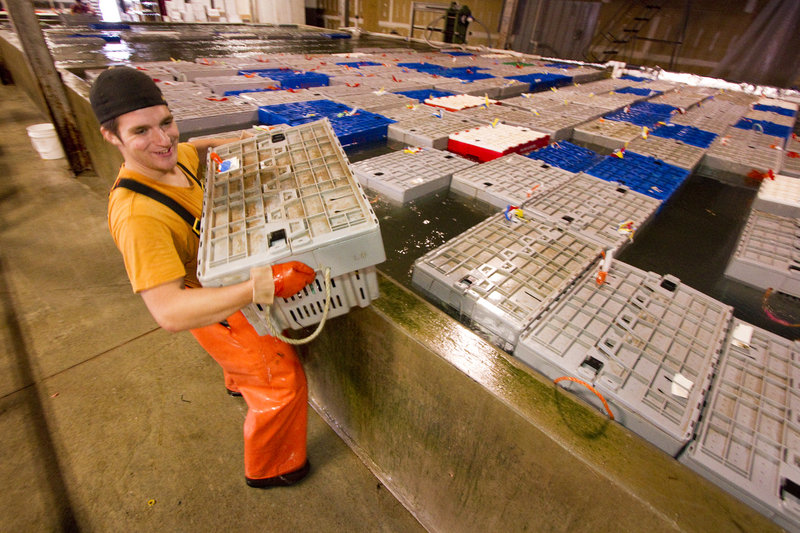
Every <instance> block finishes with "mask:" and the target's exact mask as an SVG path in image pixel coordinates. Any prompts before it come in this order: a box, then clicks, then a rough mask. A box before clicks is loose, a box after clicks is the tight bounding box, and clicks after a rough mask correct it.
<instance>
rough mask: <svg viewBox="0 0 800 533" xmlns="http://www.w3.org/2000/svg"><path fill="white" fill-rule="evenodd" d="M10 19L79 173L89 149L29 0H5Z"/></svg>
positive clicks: (85, 165) (72, 165) (71, 163)
mask: <svg viewBox="0 0 800 533" xmlns="http://www.w3.org/2000/svg"><path fill="white" fill-rule="evenodd" d="M4 1H5V5H6V9H7V10H8V14H9V16H10V18H11V23H12V25H13V26H14V29H15V31H16V33H17V38H19V41H20V44H21V45H22V50H23V51H24V52H25V57H26V58H27V60H28V66H29V67H30V69H31V72H32V73H33V75H34V77H35V78H36V81H37V82H38V84H39V87H40V89H41V90H42V94H43V95H44V100H45V104H46V105H47V109H48V111H49V113H50V118H51V120H52V121H53V125H54V126H55V129H56V132H57V133H58V137H59V139H60V140H61V145H62V146H63V147H64V152H65V153H66V154H67V160H68V161H69V166H70V168H71V169H72V172H74V173H75V174H79V173H81V172H83V171H84V170H86V169H88V168H90V167H91V162H90V159H89V153H88V152H87V150H86V146H85V145H84V143H83V139H82V138H81V135H80V130H79V129H78V124H77V122H76V121H75V113H73V111H72V107H71V106H70V103H69V98H68V97H67V90H66V88H65V87H64V83H63V81H62V79H61V75H60V74H59V72H58V70H57V69H56V66H55V63H54V62H53V56H51V55H50V50H49V49H48V48H47V43H46V42H45V39H44V34H43V33H42V29H41V27H40V26H39V19H38V18H37V17H36V13H35V12H34V9H33V2H31V1H30V0H4Z"/></svg>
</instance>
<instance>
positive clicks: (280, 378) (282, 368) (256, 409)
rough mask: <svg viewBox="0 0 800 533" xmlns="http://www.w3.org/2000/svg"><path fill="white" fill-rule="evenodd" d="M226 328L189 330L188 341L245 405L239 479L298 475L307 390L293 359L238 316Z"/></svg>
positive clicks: (280, 344)
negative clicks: (198, 347) (194, 342)
mask: <svg viewBox="0 0 800 533" xmlns="http://www.w3.org/2000/svg"><path fill="white" fill-rule="evenodd" d="M228 324H229V327H225V326H223V325H222V324H213V325H210V326H206V327H204V328H199V329H194V330H192V335H194V336H195V338H196V339H197V340H198V342H199V343H200V345H201V346H203V348H205V349H206V351H208V353H209V354H210V355H211V357H213V358H214V359H215V360H216V361H217V362H218V363H219V364H220V366H222V368H223V370H224V372H225V375H226V376H227V378H230V379H231V380H232V382H233V383H235V384H236V385H235V386H236V387H237V389H238V390H239V392H241V393H242V396H243V397H244V400H245V402H247V417H246V418H245V422H244V472H245V476H246V477H247V478H248V479H250V480H259V479H265V478H272V477H275V476H280V475H283V474H287V473H290V472H294V471H296V470H298V469H301V468H302V467H303V466H304V465H305V464H306V427H307V423H308V418H307V417H308V386H307V384H306V376H305V373H304V371H303V367H302V365H301V363H300V360H299V359H298V358H297V354H296V353H295V351H294V349H293V348H292V347H291V346H290V345H289V344H286V343H285V342H282V341H279V340H278V339H276V338H274V337H270V336H268V335H265V336H263V337H262V336H259V335H258V334H257V333H256V331H255V330H254V329H253V327H252V326H251V325H250V324H249V323H248V322H247V319H246V318H245V317H244V315H243V314H242V313H241V312H238V313H236V314H234V315H232V316H231V317H230V318H228ZM227 378H226V379H227Z"/></svg>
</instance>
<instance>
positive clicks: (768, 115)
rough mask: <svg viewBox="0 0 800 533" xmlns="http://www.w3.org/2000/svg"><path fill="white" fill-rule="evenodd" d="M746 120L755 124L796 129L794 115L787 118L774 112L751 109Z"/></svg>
mask: <svg viewBox="0 0 800 533" xmlns="http://www.w3.org/2000/svg"><path fill="white" fill-rule="evenodd" d="M754 107H755V106H754ZM777 109H782V108H777ZM744 118H745V119H749V120H752V121H755V122H768V123H770V124H777V125H778V126H784V127H787V128H789V129H791V128H793V127H794V122H795V117H794V115H789V116H787V115H784V114H782V113H775V112H773V111H766V110H763V109H761V110H760V109H751V110H750V111H748V112H747V114H746V115H745V116H744Z"/></svg>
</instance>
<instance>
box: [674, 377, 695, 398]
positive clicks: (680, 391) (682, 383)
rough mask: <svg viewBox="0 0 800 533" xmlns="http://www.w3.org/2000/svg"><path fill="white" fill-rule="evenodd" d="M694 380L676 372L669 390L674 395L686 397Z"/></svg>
mask: <svg viewBox="0 0 800 533" xmlns="http://www.w3.org/2000/svg"><path fill="white" fill-rule="evenodd" d="M693 385H694V382H693V381H692V380H690V379H689V378H687V377H686V376H684V375H683V374H681V373H680V372H678V373H677V374H675V375H674V376H673V377H672V387H671V391H670V392H672V394H673V395H674V396H677V397H679V398H684V399H685V398H688V397H689V391H691V390H692V386H693Z"/></svg>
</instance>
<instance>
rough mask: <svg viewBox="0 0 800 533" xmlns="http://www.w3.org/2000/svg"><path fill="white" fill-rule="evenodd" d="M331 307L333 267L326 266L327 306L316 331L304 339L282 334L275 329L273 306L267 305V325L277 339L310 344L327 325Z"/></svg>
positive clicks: (289, 342)
mask: <svg viewBox="0 0 800 533" xmlns="http://www.w3.org/2000/svg"><path fill="white" fill-rule="evenodd" d="M330 307H331V269H330V267H326V268H325V307H324V309H323V310H322V320H320V321H319V325H318V326H317V329H316V330H314V333H312V334H311V335H309V336H308V337H305V338H303V339H290V338H287V337H284V336H283V335H281V334H280V333H279V332H278V331H276V330H275V326H273V325H272V317H271V311H272V309H271V306H267V313H266V315H267V326H268V327H269V331H270V333H272V336H273V337H275V338H276V339H279V340H282V341H283V342H285V343H286V344H293V345H295V346H296V345H299V344H308V343H309V342H311V341H313V340H314V339H316V338H317V337H318V336H319V334H320V333H322V327H323V326H324V325H325V321H326V320H328V311H329V310H330Z"/></svg>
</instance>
